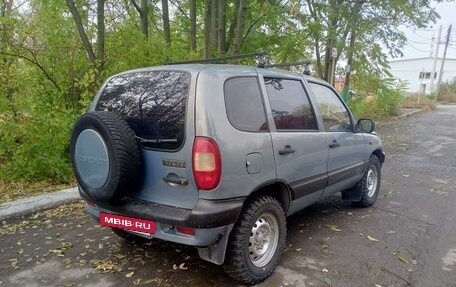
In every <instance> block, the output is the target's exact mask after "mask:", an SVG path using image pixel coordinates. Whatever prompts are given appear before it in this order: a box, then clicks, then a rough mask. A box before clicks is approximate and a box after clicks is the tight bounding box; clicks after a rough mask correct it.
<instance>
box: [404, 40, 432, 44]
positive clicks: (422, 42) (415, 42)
mask: <svg viewBox="0 0 456 287" xmlns="http://www.w3.org/2000/svg"><path fill="white" fill-rule="evenodd" d="M432 40H434V39H432ZM432 40H429V41H430V42H425V41H421V42H417V41H413V40H412V39H407V42H412V43H414V44H418V45H429V44H431V42H432Z"/></svg>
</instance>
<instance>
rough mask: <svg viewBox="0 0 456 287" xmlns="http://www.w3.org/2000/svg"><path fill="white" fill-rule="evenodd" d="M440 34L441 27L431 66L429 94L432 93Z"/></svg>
mask: <svg viewBox="0 0 456 287" xmlns="http://www.w3.org/2000/svg"><path fill="white" fill-rule="evenodd" d="M441 34H442V25H440V27H439V34H438V36H437V47H436V48H435V55H434V64H433V65H432V73H431V84H430V87H429V92H431V93H432V92H434V80H435V69H436V67H437V59H438V58H439V46H440V35H441Z"/></svg>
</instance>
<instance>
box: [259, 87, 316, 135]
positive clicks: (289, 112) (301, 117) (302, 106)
mask: <svg viewBox="0 0 456 287" xmlns="http://www.w3.org/2000/svg"><path fill="white" fill-rule="evenodd" d="M264 82H265V84H266V91H267V93H268V98H269V103H270V104H271V109H272V115H273V117H274V122H275V125H276V128H277V130H316V129H317V122H316V120H315V115H314V113H313V110H312V107H311V105H310V102H309V98H308V97H307V95H306V92H305V91H304V88H303V86H302V84H301V82H300V81H297V80H288V79H278V78H264Z"/></svg>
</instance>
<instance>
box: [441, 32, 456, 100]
mask: <svg viewBox="0 0 456 287" xmlns="http://www.w3.org/2000/svg"><path fill="white" fill-rule="evenodd" d="M452 26H453V25H450V27H448V33H447V37H446V43H445V49H444V50H443V59H442V65H441V66H440V72H439V80H438V81H437V95H438V94H439V92H440V84H441V83H442V74H443V66H444V65H445V60H446V53H447V50H448V44H449V43H450V36H451V28H452Z"/></svg>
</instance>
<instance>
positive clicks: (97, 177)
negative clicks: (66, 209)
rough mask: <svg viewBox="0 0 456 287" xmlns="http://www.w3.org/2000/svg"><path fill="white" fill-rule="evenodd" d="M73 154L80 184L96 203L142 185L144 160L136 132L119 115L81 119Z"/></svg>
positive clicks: (88, 115)
mask: <svg viewBox="0 0 456 287" xmlns="http://www.w3.org/2000/svg"><path fill="white" fill-rule="evenodd" d="M70 155H71V162H72V165H73V170H74V174H75V176H76V179H77V181H78V183H79V185H80V186H81V188H82V189H83V191H84V192H85V193H86V194H87V195H89V196H90V197H91V198H92V199H94V200H99V201H108V200H117V199H120V198H121V197H123V196H124V195H125V194H126V193H127V192H128V191H133V190H134V189H135V188H136V187H137V186H138V184H139V180H140V179H139V174H140V168H141V160H140V153H139V146H138V143H137V141H136V138H135V133H134V132H133V130H132V129H131V128H130V127H129V126H128V124H127V123H126V122H125V121H124V120H123V119H122V118H121V117H120V116H118V115H116V114H115V113H111V112H101V111H93V112H88V113H86V114H84V115H82V116H81V117H79V119H78V120H77V121H76V123H75V125H74V127H73V132H72V135H71V143H70Z"/></svg>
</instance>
